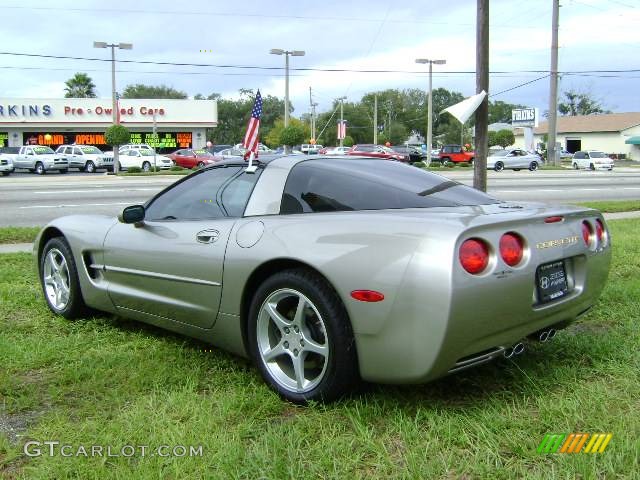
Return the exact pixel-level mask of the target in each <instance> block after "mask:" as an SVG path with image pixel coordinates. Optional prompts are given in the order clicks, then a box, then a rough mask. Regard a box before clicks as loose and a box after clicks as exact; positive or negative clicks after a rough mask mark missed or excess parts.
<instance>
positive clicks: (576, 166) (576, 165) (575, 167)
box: [573, 162, 578, 170]
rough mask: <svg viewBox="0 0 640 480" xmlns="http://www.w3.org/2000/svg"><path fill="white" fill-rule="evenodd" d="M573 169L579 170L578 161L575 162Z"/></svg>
mask: <svg viewBox="0 0 640 480" xmlns="http://www.w3.org/2000/svg"><path fill="white" fill-rule="evenodd" d="M573 169H574V170H578V164H577V163H576V162H573Z"/></svg>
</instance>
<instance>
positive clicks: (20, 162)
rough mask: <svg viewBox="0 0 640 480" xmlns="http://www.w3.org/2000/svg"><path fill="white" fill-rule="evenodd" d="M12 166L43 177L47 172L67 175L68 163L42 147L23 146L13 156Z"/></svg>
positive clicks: (47, 148)
mask: <svg viewBox="0 0 640 480" xmlns="http://www.w3.org/2000/svg"><path fill="white" fill-rule="evenodd" d="M12 160H13V166H14V167H15V168H22V169H25V170H29V171H30V172H35V173H37V174H38V175H44V174H45V173H46V172H49V171H55V170H57V171H59V172H60V173H67V172H68V171H69V161H68V160H67V159H66V158H64V157H63V156H62V155H58V154H57V153H55V152H54V151H53V150H51V149H50V148H49V147H46V146H44V145H25V146H24V147H20V150H19V151H18V153H16V154H14V155H13V159H12Z"/></svg>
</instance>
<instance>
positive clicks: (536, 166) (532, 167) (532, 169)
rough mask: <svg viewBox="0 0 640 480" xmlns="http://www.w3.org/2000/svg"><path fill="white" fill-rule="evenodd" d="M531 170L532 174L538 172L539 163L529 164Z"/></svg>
mask: <svg viewBox="0 0 640 480" xmlns="http://www.w3.org/2000/svg"><path fill="white" fill-rule="evenodd" d="M529 170H531V171H532V172H535V171H536V170H538V162H531V163H530V164H529Z"/></svg>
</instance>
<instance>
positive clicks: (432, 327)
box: [34, 155, 611, 403]
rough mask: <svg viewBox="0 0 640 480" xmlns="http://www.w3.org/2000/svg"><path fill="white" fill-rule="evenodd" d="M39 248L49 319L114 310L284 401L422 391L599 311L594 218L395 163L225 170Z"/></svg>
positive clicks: (604, 247)
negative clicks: (236, 364) (239, 368)
mask: <svg viewBox="0 0 640 480" xmlns="http://www.w3.org/2000/svg"><path fill="white" fill-rule="evenodd" d="M34 253H35V255H36V256H37V259H38V272H39V277H40V280H41V283H42V289H43V292H44V297H45V299H46V301H47V303H48V305H49V308H50V309H51V310H52V311H53V312H55V313H57V314H60V315H62V316H64V317H67V318H73V317H79V316H82V315H83V314H84V313H85V312H86V309H87V308H93V309H96V310H102V311H105V312H111V313H114V314H117V315H121V316H123V317H128V318H132V319H136V320H140V321H143V322H148V323H151V324H154V325H157V326H160V327H163V328H166V329H169V330H173V331H176V332H180V333H182V334H185V335H189V336H192V337H196V338H198V339H201V340H204V341H206V342H210V343H211V344H213V345H216V346H218V347H220V348H222V349H225V350H228V351H231V352H235V353H237V354H239V355H242V356H247V357H250V358H251V359H252V360H253V361H254V362H255V364H256V366H257V367H258V369H259V371H260V373H261V375H262V376H263V378H264V380H265V381H266V382H267V383H268V384H269V385H270V386H271V387H272V388H273V389H274V390H276V391H277V392H278V393H279V394H280V395H282V396H283V397H284V398H286V399H288V400H290V401H293V402H301V403H303V402H306V401H308V400H324V401H330V400H333V399H335V398H337V397H340V396H341V395H343V394H344V393H346V392H348V391H349V390H350V389H352V388H353V387H354V386H355V385H357V383H358V381H359V380H361V379H363V380H366V381H370V382H379V383H421V382H427V381H429V380H432V379H435V378H438V377H441V376H443V375H447V374H449V373H452V372H457V371H459V370H462V369H465V368H468V367H472V366H474V365H478V364H481V363H484V362H487V361H490V360H492V359H494V358H495V357H498V356H502V355H506V356H510V355H513V354H514V353H519V352H520V351H521V350H522V348H523V343H522V342H523V340H524V339H526V338H527V337H531V338H541V339H546V338H550V337H551V336H553V334H554V333H555V331H556V330H557V329H560V328H563V327H565V326H567V325H568V324H569V323H570V322H572V321H574V320H575V319H577V318H578V317H580V316H581V315H582V314H584V313H585V312H586V311H587V310H589V309H590V308H591V307H592V306H593V305H594V303H595V302H596V300H597V298H598V296H599V295H600V293H601V291H602V288H603V286H604V283H605V281H606V278H607V274H608V271H609V264H610V260H611V240H610V237H609V232H608V230H607V227H606V225H605V222H604V220H603V218H602V216H601V214H600V213H599V212H598V211H596V210H592V209H587V208H579V207H571V206H550V205H547V204H541V203H521V202H507V203H505V202H501V201H498V200H496V199H494V198H492V197H490V196H488V195H485V194H484V193H481V192H479V191H477V190H474V189H472V188H470V187H467V186H465V185H462V184H459V183H457V182H453V181H450V180H448V179H446V178H444V177H441V176H439V175H436V174H433V173H429V172H426V171H424V170H421V169H418V168H415V167H411V166H408V165H404V164H401V163H398V162H393V161H388V160H379V159H365V158H354V157H335V156H332V157H328V156H314V157H312V158H310V157H307V156H299V155H294V156H284V157H283V156H280V157H273V158H266V159H262V158H261V160H260V163H259V165H258V168H257V170H256V171H255V172H249V171H247V166H246V163H244V162H243V161H242V160H241V159H240V160H227V161H224V162H220V163H218V164H216V165H215V166H211V167H208V168H205V169H202V170H199V171H196V172H194V173H193V174H191V175H189V176H188V177H185V178H183V179H181V180H180V181H178V182H176V183H174V184H173V185H171V186H169V187H168V188H166V189H165V190H164V191H162V192H160V193H159V194H157V195H156V196H155V197H153V198H152V199H151V200H149V201H148V202H147V203H146V204H144V205H133V206H130V207H127V208H125V209H124V210H123V212H122V213H121V215H120V216H119V218H112V217H107V216H99V215H93V216H68V217H62V218H59V219H57V220H55V221H53V222H51V223H50V224H49V225H47V226H46V227H45V228H44V229H43V230H42V232H41V233H40V234H39V236H38V238H37V240H36V242H35V244H34Z"/></svg>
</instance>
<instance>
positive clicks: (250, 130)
mask: <svg viewBox="0 0 640 480" xmlns="http://www.w3.org/2000/svg"><path fill="white" fill-rule="evenodd" d="M261 116H262V96H261V95H260V90H258V93H256V101H255V103H254V104H253V110H251V119H250V120H249V125H248V126H247V133H246V135H245V136H244V142H242V146H243V147H244V148H245V149H246V150H247V155H248V154H250V153H251V152H253V153H256V152H257V151H258V129H259V128H260V117H261Z"/></svg>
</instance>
